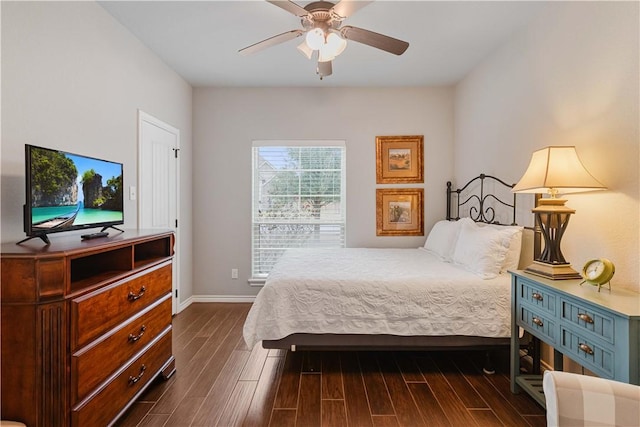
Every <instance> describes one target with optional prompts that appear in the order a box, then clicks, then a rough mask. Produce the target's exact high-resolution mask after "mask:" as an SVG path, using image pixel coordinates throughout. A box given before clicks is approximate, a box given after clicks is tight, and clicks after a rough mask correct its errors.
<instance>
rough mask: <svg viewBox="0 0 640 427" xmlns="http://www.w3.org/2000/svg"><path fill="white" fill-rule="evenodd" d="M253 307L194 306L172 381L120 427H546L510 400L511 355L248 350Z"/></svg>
mask: <svg viewBox="0 0 640 427" xmlns="http://www.w3.org/2000/svg"><path fill="white" fill-rule="evenodd" d="M249 307H250V304H222V303H207V304H204V303H197V304H192V305H191V306H189V307H188V308H187V309H185V310H184V311H183V312H181V313H180V314H178V315H177V316H175V317H174V319H173V326H174V330H173V351H174V355H175V357H176V367H177V372H176V374H175V375H173V377H172V378H170V379H169V380H168V381H163V380H161V379H157V380H155V382H154V383H153V384H152V385H151V387H150V388H149V389H148V390H147V391H146V392H145V394H144V395H143V396H142V397H141V398H140V399H139V400H138V401H136V402H135V403H134V405H133V406H132V407H131V408H130V409H129V410H128V411H127V413H126V414H125V415H124V416H123V417H122V418H121V419H120V420H119V421H118V423H117V426H119V427H129V426H169V427H180V426H223V427H231V426H272V427H286V426H304V427H307V426H308V427H311V426H322V427H340V426H370V427H385V426H408V427H414V426H473V425H478V426H500V425H505V426H515V425H518V426H545V425H546V420H545V412H544V410H543V409H542V408H541V407H540V406H539V405H538V404H536V403H535V402H534V401H533V399H531V398H530V397H529V396H528V395H526V394H519V395H514V394H511V392H510V391H509V378H508V371H509V366H508V355H506V354H500V355H499V356H501V357H499V358H498V360H497V362H498V370H497V373H496V374H495V375H484V374H483V373H482V370H481V366H482V362H483V360H484V359H483V358H484V355H483V353H482V352H475V351H445V352H435V351H434V352H305V351H299V352H293V353H292V352H289V351H281V350H265V349H263V348H262V347H261V346H260V345H257V346H256V347H255V348H254V349H252V350H248V349H247V348H246V346H245V344H244V341H243V339H242V326H243V324H244V319H245V317H246V315H247V312H248V310H249Z"/></svg>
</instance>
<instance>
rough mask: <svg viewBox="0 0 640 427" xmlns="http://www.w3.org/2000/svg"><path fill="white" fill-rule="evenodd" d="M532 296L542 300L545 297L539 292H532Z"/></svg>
mask: <svg viewBox="0 0 640 427" xmlns="http://www.w3.org/2000/svg"><path fill="white" fill-rule="evenodd" d="M531 298H533V299H535V300H538V301H542V300H543V299H544V298H542V295H540V294H539V293H537V292H534V293H532V294H531Z"/></svg>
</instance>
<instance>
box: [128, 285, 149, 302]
mask: <svg viewBox="0 0 640 427" xmlns="http://www.w3.org/2000/svg"><path fill="white" fill-rule="evenodd" d="M146 291H147V288H145V287H144V286H142V287H141V288H140V292H138V294H137V295H136V294H134V293H133V291H129V295H127V299H128V300H129V301H135V300H137V299H140V298H142V296H143V295H144V293H145V292H146Z"/></svg>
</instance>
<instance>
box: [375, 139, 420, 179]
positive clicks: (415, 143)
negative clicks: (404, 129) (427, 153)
mask: <svg viewBox="0 0 640 427" xmlns="http://www.w3.org/2000/svg"><path fill="white" fill-rule="evenodd" d="M423 144H424V135H406V136H376V182H377V183H378V184H397V183H403V184H405V183H422V182H424V178H423V169H424V168H423V166H422V164H423V159H422V158H423V155H424V149H423Z"/></svg>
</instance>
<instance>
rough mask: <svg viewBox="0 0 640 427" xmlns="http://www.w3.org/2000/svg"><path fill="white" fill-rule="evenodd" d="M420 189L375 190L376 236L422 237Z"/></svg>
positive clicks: (421, 191) (421, 192)
mask: <svg viewBox="0 0 640 427" xmlns="http://www.w3.org/2000/svg"><path fill="white" fill-rule="evenodd" d="M423 194H424V189H422V188H378V189H377V190H376V235H377V236H424V225H423V216H422V215H423V214H422V208H423V202H422V199H423Z"/></svg>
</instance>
